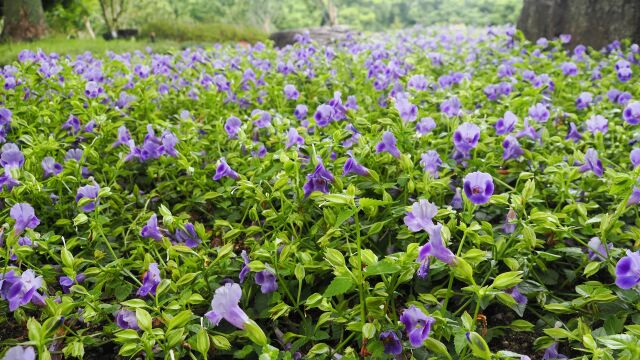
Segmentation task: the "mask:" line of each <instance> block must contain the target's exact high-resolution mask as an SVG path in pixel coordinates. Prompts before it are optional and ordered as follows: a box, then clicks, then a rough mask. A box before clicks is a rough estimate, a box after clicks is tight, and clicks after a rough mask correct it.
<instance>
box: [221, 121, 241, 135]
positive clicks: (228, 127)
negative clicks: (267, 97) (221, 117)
mask: <svg viewBox="0 0 640 360" xmlns="http://www.w3.org/2000/svg"><path fill="white" fill-rule="evenodd" d="M240 126H242V121H240V119H238V118H237V117H235V116H230V117H229V118H228V119H227V121H226V122H225V123H224V131H226V132H227V135H228V136H229V139H234V138H236V137H237V135H238V132H239V131H240Z"/></svg>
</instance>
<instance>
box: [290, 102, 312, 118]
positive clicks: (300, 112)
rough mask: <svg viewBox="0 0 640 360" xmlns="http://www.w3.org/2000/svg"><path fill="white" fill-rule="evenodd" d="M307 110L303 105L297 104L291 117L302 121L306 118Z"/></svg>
mask: <svg viewBox="0 0 640 360" xmlns="http://www.w3.org/2000/svg"><path fill="white" fill-rule="evenodd" d="M308 111H309V110H308V109H307V105H305V104H298V105H297V106H296V109H295V110H294V111H293V115H294V116H295V117H296V118H297V119H298V120H304V119H306V118H307V112H308Z"/></svg>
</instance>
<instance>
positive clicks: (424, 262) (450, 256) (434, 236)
mask: <svg viewBox="0 0 640 360" xmlns="http://www.w3.org/2000/svg"><path fill="white" fill-rule="evenodd" d="M426 230H427V232H428V233H429V242H427V243H426V244H424V245H423V246H422V247H421V248H420V252H419V253H418V259H417V260H416V261H417V262H419V263H420V268H419V269H418V273H417V274H418V276H419V277H421V278H424V277H426V276H427V275H428V274H429V265H430V264H431V256H433V257H435V258H436V259H438V260H440V261H442V262H443V263H445V264H448V265H453V264H454V263H455V261H456V256H455V254H454V253H453V252H452V251H451V250H449V249H448V248H447V246H446V245H445V244H444V240H443V239H442V224H436V225H434V226H431V227H429V228H427V229H426Z"/></svg>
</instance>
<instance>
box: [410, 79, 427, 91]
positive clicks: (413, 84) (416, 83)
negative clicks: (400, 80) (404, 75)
mask: <svg viewBox="0 0 640 360" xmlns="http://www.w3.org/2000/svg"><path fill="white" fill-rule="evenodd" d="M427 86H428V83H427V78H426V77H425V76H424V75H413V76H411V78H409V81H408V82H407V87H410V88H413V89H416V90H418V91H424V90H427Z"/></svg>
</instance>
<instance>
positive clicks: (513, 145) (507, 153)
mask: <svg viewBox="0 0 640 360" xmlns="http://www.w3.org/2000/svg"><path fill="white" fill-rule="evenodd" d="M502 147H503V148H504V153H503V154H502V159H503V160H507V159H517V158H518V157H519V156H520V155H522V154H524V151H523V150H522V148H521V147H520V143H519V142H518V139H516V137H515V136H513V135H509V136H507V137H506V138H505V139H504V141H503V142H502Z"/></svg>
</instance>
